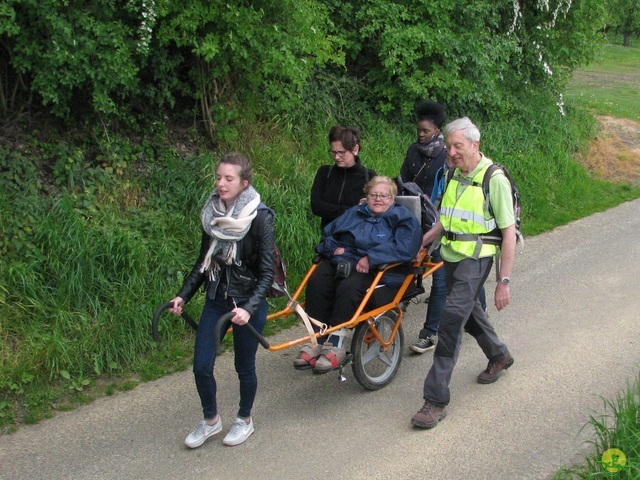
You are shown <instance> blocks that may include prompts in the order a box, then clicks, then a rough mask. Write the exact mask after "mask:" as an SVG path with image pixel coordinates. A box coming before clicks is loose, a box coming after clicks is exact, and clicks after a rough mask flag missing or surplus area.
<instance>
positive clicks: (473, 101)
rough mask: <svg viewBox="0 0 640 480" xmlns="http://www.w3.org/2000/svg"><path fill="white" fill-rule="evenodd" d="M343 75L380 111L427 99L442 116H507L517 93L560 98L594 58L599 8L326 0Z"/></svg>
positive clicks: (548, 2)
mask: <svg viewBox="0 0 640 480" xmlns="http://www.w3.org/2000/svg"><path fill="white" fill-rule="evenodd" d="M328 4H329V5H330V6H331V9H332V12H333V13H334V15H333V18H334V19H336V20H335V24H336V29H337V30H336V32H339V31H342V32H346V33H345V34H344V38H345V41H346V47H345V49H346V53H347V66H348V68H349V72H350V73H351V74H353V75H355V76H357V77H359V78H362V79H363V80H364V81H365V82H366V83H367V86H368V88H369V91H370V94H371V98H372V99H373V101H374V102H375V103H376V105H377V106H378V108H379V109H380V110H381V111H384V112H388V111H391V110H393V109H395V108H397V107H398V106H400V105H402V106H403V109H404V112H405V113H406V112H407V111H408V110H409V109H410V108H411V105H412V103H413V100H414V99H415V98H416V97H425V96H426V97H431V98H433V99H437V100H439V101H443V102H445V103H447V104H448V105H449V109H450V111H458V112H462V111H464V112H477V113H480V114H486V115H495V114H500V113H507V112H509V111H510V110H511V109H512V108H514V103H517V102H518V98H519V97H520V96H521V95H522V93H523V92H525V93H526V92H527V91H529V90H530V89H534V90H535V89H540V88H545V89H548V88H551V89H552V90H555V91H557V90H559V87H560V86H561V85H562V82H563V80H564V78H565V77H566V73H568V72H569V71H570V70H571V69H573V68H575V67H576V66H577V65H581V64H584V63H586V62H588V61H589V60H590V59H591V58H592V57H593V54H594V47H595V43H596V40H597V38H596V37H597V33H596V32H597V30H598V29H599V28H600V27H601V26H602V25H601V23H602V20H601V18H602V12H603V10H602V7H601V6H600V5H599V2H598V1H597V0H574V1H573V2H572V1H571V0H537V1H531V2H525V1H523V0H499V1H474V2H468V1H464V0H428V1H427V0H406V1H405V0H357V1H353V2H349V3H348V4H347V5H345V4H344V2H341V1H339V0H329V1H328Z"/></svg>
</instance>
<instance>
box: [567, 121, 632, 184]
mask: <svg viewBox="0 0 640 480" xmlns="http://www.w3.org/2000/svg"><path fill="white" fill-rule="evenodd" d="M598 122H599V124H600V126H601V133H600V134H599V135H598V136H597V138H596V139H595V140H594V142H593V143H592V144H591V148H590V149H589V152H588V153H587V154H585V155H580V156H578V157H577V160H578V161H579V162H580V163H581V164H582V165H584V167H585V168H586V169H587V170H588V171H589V172H591V173H592V174H593V175H595V176H597V177H600V178H604V179H608V180H612V181H615V182H625V183H631V184H633V185H640V123H638V122H634V121H633V120H628V119H624V118H615V117H610V116H604V115H603V116H599V117H598Z"/></svg>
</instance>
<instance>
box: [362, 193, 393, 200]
mask: <svg viewBox="0 0 640 480" xmlns="http://www.w3.org/2000/svg"><path fill="white" fill-rule="evenodd" d="M367 197H369V198H374V199H378V198H379V199H381V200H389V199H390V198H391V195H388V194H386V193H369V194H367Z"/></svg>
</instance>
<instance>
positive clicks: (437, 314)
mask: <svg viewBox="0 0 640 480" xmlns="http://www.w3.org/2000/svg"><path fill="white" fill-rule="evenodd" d="M431 259H432V260H433V262H435V263H437V262H441V261H442V257H441V256H440V248H436V249H435V250H434V251H433V253H432V254H431ZM446 302H447V284H446V282H445V274H444V267H440V268H439V269H438V270H436V271H435V272H433V273H432V274H431V293H430V294H429V305H428V306H427V318H426V320H425V321H424V325H423V328H422V330H421V331H420V338H427V337H430V336H432V335H436V334H437V333H438V326H439V325H440V319H441V318H442V313H443V312H444V306H445V304H446Z"/></svg>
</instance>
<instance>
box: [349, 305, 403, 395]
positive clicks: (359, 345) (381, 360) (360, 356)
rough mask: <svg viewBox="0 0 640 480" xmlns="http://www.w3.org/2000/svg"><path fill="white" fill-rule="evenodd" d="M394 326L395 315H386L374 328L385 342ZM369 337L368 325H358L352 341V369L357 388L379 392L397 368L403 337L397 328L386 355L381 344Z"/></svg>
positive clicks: (393, 375) (393, 313)
mask: <svg viewBox="0 0 640 480" xmlns="http://www.w3.org/2000/svg"><path fill="white" fill-rule="evenodd" d="M395 323H396V315H395V312H387V313H384V314H382V315H381V316H379V317H378V318H377V320H376V321H375V326H376V329H377V330H378V332H380V336H381V337H382V338H384V339H385V340H386V339H388V338H389V337H390V336H391V331H392V330H393V328H394V326H395ZM368 333H369V323H368V322H366V321H365V322H361V323H360V324H359V325H358V326H357V327H356V331H355V333H354V334H353V339H352V340H351V353H352V354H353V363H352V365H351V368H352V369H353V375H354V377H356V380H357V381H358V383H359V384H360V385H362V386H363V387H364V388H366V389H367V390H378V389H380V388H382V387H384V386H385V385H387V384H389V383H390V382H391V380H393V377H395V375H396V373H397V372H398V368H400V363H401V362H402V347H403V345H404V333H403V331H402V325H400V326H399V327H398V331H397V332H396V336H395V338H394V339H393V343H392V344H391V345H389V348H387V350H386V351H383V350H382V345H381V344H380V342H379V341H378V340H376V338H375V337H373V336H372V335H367V334H368Z"/></svg>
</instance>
